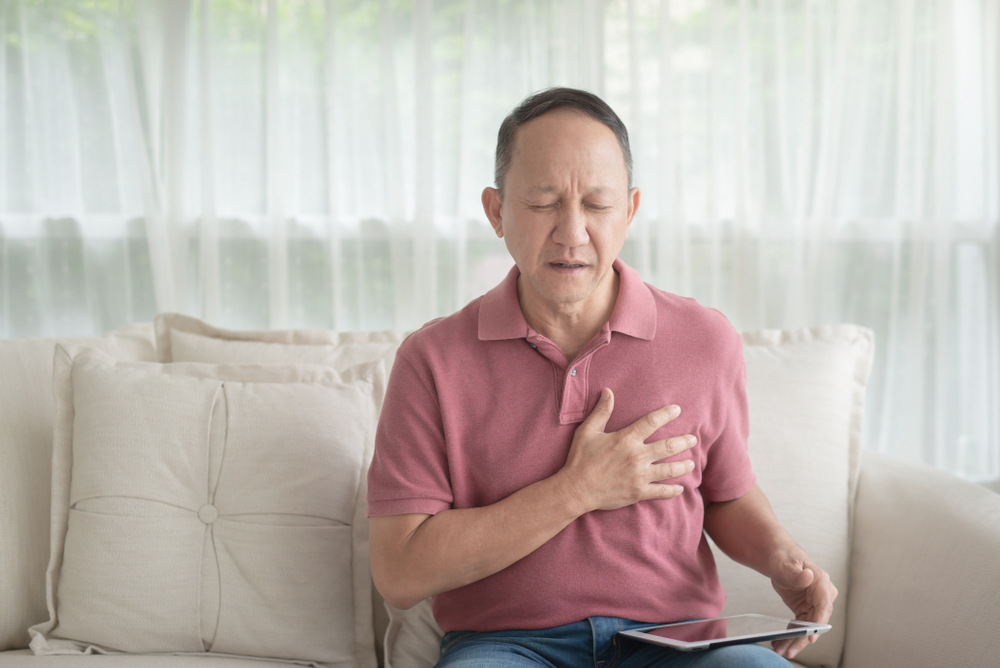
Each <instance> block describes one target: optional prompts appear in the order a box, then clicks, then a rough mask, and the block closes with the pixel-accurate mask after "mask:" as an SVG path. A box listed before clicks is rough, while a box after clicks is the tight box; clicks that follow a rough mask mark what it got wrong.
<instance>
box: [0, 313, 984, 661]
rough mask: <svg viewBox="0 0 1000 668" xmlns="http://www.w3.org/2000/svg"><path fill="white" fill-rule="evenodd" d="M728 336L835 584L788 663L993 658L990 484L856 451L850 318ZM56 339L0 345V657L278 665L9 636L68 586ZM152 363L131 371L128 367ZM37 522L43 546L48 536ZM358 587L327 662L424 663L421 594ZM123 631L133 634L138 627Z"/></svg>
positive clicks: (193, 323) (123, 345)
mask: <svg viewBox="0 0 1000 668" xmlns="http://www.w3.org/2000/svg"><path fill="white" fill-rule="evenodd" d="M401 337H402V335H401V334H399V333H392V332H385V333H372V334H356V335H348V336H344V335H337V334H335V333H332V332H322V331H315V330H314V331H289V332H233V331H227V330H220V329H216V328H212V327H210V326H208V325H206V324H205V323H201V322H199V321H197V320H194V319H190V318H184V317H181V316H170V315H163V316H159V317H158V319H157V328H156V330H155V331H154V328H153V327H152V326H150V325H148V324H147V325H136V326H131V327H127V328H123V329H121V330H116V331H115V332H112V333H109V334H107V335H105V336H104V337H100V338H92V339H75V340H73V341H72V342H71V343H73V344H76V345H82V346H88V347H93V348H97V349H100V350H102V351H104V352H105V353H107V354H109V355H110V356H111V357H109V358H108V359H111V358H114V359H117V360H121V361H122V362H123V363H124V362H130V361H145V362H147V363H153V362H173V363H177V362H196V363H200V364H215V365H222V364H230V365H231V364H234V363H266V364H284V365H296V369H298V371H295V373H307V375H308V374H309V373H313V372H311V371H309V372H303V371H302V369H303V368H304V367H302V365H324V364H325V365H329V366H332V367H335V368H339V369H340V370H342V368H343V367H346V366H347V365H349V364H354V363H356V362H359V361H364V360H366V359H367V360H377V359H380V358H381V359H384V360H386V361H387V362H389V363H391V359H392V353H393V351H394V349H395V347H396V346H397V345H398V343H399V341H400V340H401ZM744 341H745V357H746V360H747V377H748V394H749V397H750V404H751V429H752V433H753V435H752V437H751V442H750V452H751V458H752V459H753V462H754V467H755V470H756V472H757V474H758V478H759V482H760V485H761V487H762V488H763V489H764V490H765V492H766V493H767V494H768V496H769V498H770V499H771V502H772V505H774V507H775V510H776V512H777V514H778V516H779V518H780V519H781V520H782V522H783V523H784V524H785V525H786V527H787V528H788V529H789V530H790V532H791V533H792V535H793V536H794V537H795V538H796V540H797V541H798V542H799V543H800V544H801V545H802V546H803V547H804V548H805V549H806V551H807V552H809V554H810V555H811V556H812V557H813V558H814V559H815V560H816V561H817V562H819V563H820V564H821V565H823V566H824V568H826V569H827V570H828V571H829V572H830V573H831V577H833V579H834V582H835V584H836V585H837V586H838V588H839V589H840V591H841V596H840V599H839V600H838V605H837V608H836V613H835V615H834V618H833V620H832V623H833V626H834V629H833V630H832V631H831V632H829V633H827V634H826V635H825V636H824V637H822V639H821V640H820V641H819V642H817V643H816V644H815V645H812V646H810V647H809V648H808V649H807V650H806V651H805V652H803V653H802V654H800V655H799V657H798V659H797V662H801V664H802V665H809V666H838V665H840V666H845V667H848V668H866V667H872V668H891V667H899V668H904V667H905V668H918V667H920V666H928V667H931V666H934V667H935V668H936V667H937V666H958V667H962V666H969V667H970V668H971V667H977V668H978V667H987V666H1000V495H997V494H995V493H993V492H990V491H987V490H984V489H982V488H980V487H977V486H975V485H972V484H969V483H966V482H963V481H961V480H959V479H957V478H955V477H953V476H950V475H948V474H945V473H941V472H939V471H935V470H933V469H931V468H928V467H926V466H922V465H917V464H910V463H906V462H903V461H901V460H898V459H894V458H891V457H887V456H884V455H879V454H877V453H873V452H862V451H861V449H860V437H861V436H860V435H861V426H862V419H863V407H864V392H865V385H866V383H867V379H868V375H869V372H870V368H871V359H872V348H873V342H872V337H871V333H870V332H868V331H867V330H864V329H863V328H858V327H854V326H848V325H844V326H833V327H821V328H813V329H803V330H796V331H791V332H777V331H768V332H757V333H747V334H745V335H744ZM63 343H65V342H63ZM56 344H57V342H56V341H54V340H43V339H17V340H8V341H0V504H2V505H0V668H7V667H8V666H52V665H58V666H64V665H65V666H70V665H73V666H76V665H91V664H93V665H98V664H99V665H122V666H140V667H143V666H161V665H162V666H169V667H176V666H184V665H190V666H205V665H212V666H216V665H217V666H248V667H250V668H252V667H253V666H258V667H259V666H268V665H274V666H287V665H289V664H288V663H284V662H280V661H273V660H265V659H261V658H259V656H258V657H256V658H253V659H247V658H239V657H231V656H218V655H217V654H214V653H213V652H201V653H200V654H199V653H194V654H185V655H172V654H169V653H166V654H164V653H156V654H135V653H133V654H128V655H121V654H113V653H112V654H102V653H100V652H106V651H113V650H115V649H117V648H116V647H106V646H103V647H102V646H99V643H94V642H89V646H91V647H93V646H95V645H97V646H98V651H99V653H97V654H85V653H81V652H80V651H78V649H77V648H76V646H75V645H74V646H73V647H71V648H70V649H64V650H63V651H65V652H66V653H68V654H70V656H60V655H48V656H40V657H36V656H34V655H33V653H32V651H31V650H30V649H27V647H28V643H29V640H30V638H29V634H28V628H29V627H32V626H35V628H36V629H37V628H44V627H45V623H46V621H47V620H50V617H52V616H53V609H57V608H59V607H60V606H61V605H63V604H64V603H65V601H67V600H69V599H71V598H72V595H71V594H72V593H71V592H60V591H58V581H59V578H58V575H59V569H58V568H56V569H55V578H51V577H50V582H49V587H50V589H52V588H53V584H52V582H53V581H54V582H55V583H56V584H55V587H54V588H55V589H56V590H57V591H53V592H49V593H50V594H51V595H50V596H48V598H47V592H46V585H47V583H46V570H47V569H49V564H50V560H51V556H52V555H51V554H50V547H51V546H52V545H53V542H52V541H51V540H50V529H51V526H52V522H53V518H54V517H55V516H57V515H58V514H59V513H58V512H55V513H54V512H53V501H52V499H53V497H52V489H53V488H52V486H51V485H52V483H51V480H52V479H53V470H52V461H53V428H54V424H56V423H57V418H58V416H57V414H56V404H55V402H54V399H53V394H52V375H53V358H54V354H55V352H56ZM69 348H70V349H71V350H74V349H75V348H73V347H72V346H69ZM110 363H111V364H114V362H113V361H112V362H110ZM126 366H127V365H126ZM129 368H131V367H129ZM153 368H154V367H152V366H143V367H141V369H142V372H143V373H147V372H149V373H152V372H151V371H149V370H150V369H153ZM213 368H215V367H213ZM198 373H203V372H202V371H199V372H198ZM205 373H207V372H205ZM213 373H214V372H213ZM220 373H223V372H220ZM225 373H230V374H231V373H243V372H242V371H239V372H234V371H232V369H231V368H230V369H229V370H224V374H225ZM317 373H318V372H317ZM314 375H315V374H314ZM320 375H322V374H320ZM59 438H60V437H59V434H58V430H57V433H56V441H57V442H58V441H59ZM63 438H65V434H64V435H63ZM58 476H59V472H58V471H57V472H56V477H57V478H58ZM362 491H363V490H362ZM57 496H58V495H57ZM361 497H362V498H363V494H361ZM58 503H59V501H58V499H57V500H56V505H58ZM56 510H58V509H56ZM363 514H364V513H363V507H360V508H359V512H358V514H357V515H356V516H355V517H356V518H358V519H355V520H352V521H351V522H349V523H350V524H352V525H354V526H352V531H353V532H354V534H353V535H354V538H353V539H352V540H353V549H354V554H355V556H356V555H357V554H362V553H363V552H362V551H361V550H363V549H366V543H365V536H366V533H365V532H366V527H365V526H364V520H363V519H360V518H362V517H363ZM53 535H55V537H56V539H57V541H56V542H60V541H61V540H62V538H63V536H62V535H59V534H58V533H57V534H53ZM718 561H719V567H720V572H721V574H722V578H723V582H724V584H725V586H726V590H727V592H728V594H729V603H728V604H727V609H726V612H727V613H737V612H743V611H758V612H770V613H774V614H781V613H782V612H783V610H782V607H781V603H780V601H779V600H778V599H777V597H776V595H774V593H773V591H771V590H770V586H769V583H768V582H767V581H766V580H764V579H763V578H762V577H760V576H758V575H757V574H755V573H753V572H751V571H749V570H747V569H745V568H742V567H740V566H737V565H736V564H733V563H732V562H730V561H729V560H728V559H726V558H725V557H724V556H719V557H718ZM57 563H61V562H57ZM99 566H100V564H98V565H97V567H99ZM49 570H52V569H49ZM345 572H349V573H350V577H351V578H354V579H355V580H357V579H358V578H360V579H361V581H364V582H370V579H365V578H369V577H370V576H368V574H367V570H366V568H365V564H363V563H360V562H359V563H352V564H350V566H349V569H348V571H345ZM369 590H370V588H369ZM61 594H65V595H61ZM365 598H366V597H365V596H361V595H359V594H358V590H357V589H356V590H355V592H354V595H353V599H352V600H353V602H354V603H353V606H354V607H353V608H352V609H353V610H354V611H355V612H354V613H353V614H354V618H353V619H351V620H347V621H346V622H345V623H347V624H349V625H351V624H353V627H354V628H353V630H352V632H353V634H354V635H353V636H352V637H353V638H355V641H354V642H355V644H356V646H357V647H358V648H359V649H357V651H356V653H355V654H354V655H352V656H351V657H349V658H348V659H345V660H344V661H342V662H340V663H339V664H337V665H343V666H373V665H374V664H375V663H376V661H377V662H378V663H379V665H387V666H391V668H417V667H420V666H429V665H431V664H432V663H433V660H434V657H435V653H436V647H437V639H438V635H439V633H440V631H439V629H437V628H436V626H435V624H434V622H433V619H432V618H431V617H430V614H429V606H428V605H427V602H424V603H423V604H421V605H419V606H417V607H416V608H414V609H412V610H409V611H405V612H402V611H396V610H390V611H386V610H385V608H384V607H383V603H382V601H381V600H380V599H379V598H378V596H377V593H375V594H373V595H372V596H371V598H370V599H368V600H367V601H364V600H363V599H365ZM84 610H86V609H85V608H84ZM244 612H250V613H252V612H255V611H244ZM83 616H84V617H86V616H87V615H86V614H84V615H83ZM50 621H51V620H50ZM119 621H120V622H121V623H122V624H125V625H126V627H127V625H128V624H133V623H134V624H140V625H141V622H139V621H136V620H131V619H125V620H119ZM50 626H51V624H50ZM49 630H51V629H49ZM136 633H137V635H138V636H140V640H141V639H142V638H141V636H142V631H141V628H140V630H138V631H136ZM331 633H333V630H331ZM36 635H37V634H36ZM366 638H367V640H366ZM77 639H78V640H87V641H91V640H92V639H89V638H77ZM37 644H38V643H37V641H36V645H37ZM366 644H367V647H364V645H366ZM83 645H88V643H83ZM52 646H56V645H55V643H53V644H52ZM138 646H140V647H141V646H142V645H141V642H140V643H139V645H138ZM67 647H69V646H68V645H67ZM91 651H93V650H91ZM236 653H237V654H239V653H240V652H236ZM286 658H292V659H294V658H302V657H295V656H286Z"/></svg>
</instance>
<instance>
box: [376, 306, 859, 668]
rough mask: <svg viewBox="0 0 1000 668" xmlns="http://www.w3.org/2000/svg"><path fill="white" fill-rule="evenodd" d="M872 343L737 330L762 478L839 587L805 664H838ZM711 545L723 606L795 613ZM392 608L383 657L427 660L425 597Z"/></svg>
mask: <svg viewBox="0 0 1000 668" xmlns="http://www.w3.org/2000/svg"><path fill="white" fill-rule="evenodd" d="M873 353H874V341H873V335H872V332H871V331H870V330H868V329H865V328H863V327H857V326H854V325H834V326H826V327H814V328H808V329H798V330H790V331H778V330H766V331H759V332H747V333H744V334H743V355H744V359H745V360H746V368H747V396H748V401H749V405H750V440H749V452H750V459H751V461H752V463H753V467H754V471H755V473H756V474H757V479H758V484H759V485H760V487H761V489H763V491H764V493H765V494H766V495H767V496H768V498H769V500H770V502H771V505H772V506H773V507H774V510H775V513H776V514H777V516H778V519H779V520H780V521H781V523H782V524H783V525H784V527H785V528H786V529H787V530H788V532H789V533H790V534H791V536H792V538H793V539H794V540H795V541H796V542H797V543H798V544H799V545H800V546H801V547H802V548H803V549H804V550H805V551H806V553H807V554H808V555H809V556H810V558H812V559H813V560H814V561H815V562H816V563H817V564H818V565H819V566H820V567H821V568H823V569H825V570H826V571H827V572H828V573H829V574H830V577H831V579H832V580H833V582H834V584H835V585H836V586H837V587H838V589H839V590H840V592H841V593H840V597H839V598H838V600H837V603H836V605H835V608H834V615H833V618H832V619H831V624H832V625H833V629H832V630H831V631H829V632H827V633H826V634H824V635H823V636H822V637H821V638H820V639H819V641H817V642H816V643H815V644H812V645H810V646H809V647H807V648H806V649H805V650H803V651H802V652H801V653H800V654H799V655H798V657H797V659H798V660H799V661H800V662H802V663H803V664H805V665H809V666H837V665H839V662H840V656H841V653H842V650H843V646H844V630H845V625H846V624H845V611H846V608H847V584H848V567H849V556H850V535H851V513H852V505H853V498H854V490H855V487H856V485H857V479H858V461H859V452H860V447H861V433H862V425H863V418H864V401H865V388H866V385H867V382H868V377H869V374H870V372H871V365H872V356H873ZM713 550H714V553H715V558H716V562H717V564H718V568H719V575H720V578H721V579H722V583H723V586H724V587H725V589H726V593H727V595H728V602H727V604H726V608H725V610H724V611H723V613H722V614H724V615H734V614H740V613H747V612H756V613H761V614H770V615H774V616H778V617H791V616H792V615H791V613H790V611H789V610H788V608H786V607H785V605H784V604H783V603H782V601H781V599H780V598H779V597H778V595H777V594H776V593H775V592H774V590H773V589H772V587H771V584H770V580H768V579H766V578H764V577H763V576H761V575H760V574H758V573H756V572H755V571H752V570H750V569H748V568H746V567H744V566H740V565H739V564H736V563H735V562H733V561H732V560H731V559H729V558H728V557H727V556H725V555H724V554H722V553H721V551H720V550H718V548H716V547H715V546H714V545H713ZM389 617H390V623H389V627H388V630H387V632H386V640H385V657H386V658H385V664H386V667H387V668H429V667H430V666H433V664H434V662H435V661H436V660H437V656H438V642H439V640H440V638H441V635H442V634H441V629H440V628H439V627H438V626H437V624H436V623H435V621H434V618H433V615H432V614H431V610H430V600H429V599H428V600H426V601H423V602H421V603H419V604H418V605H416V606H415V607H413V608H411V609H409V610H406V611H400V610H397V609H395V608H392V607H389ZM663 621H670V620H663Z"/></svg>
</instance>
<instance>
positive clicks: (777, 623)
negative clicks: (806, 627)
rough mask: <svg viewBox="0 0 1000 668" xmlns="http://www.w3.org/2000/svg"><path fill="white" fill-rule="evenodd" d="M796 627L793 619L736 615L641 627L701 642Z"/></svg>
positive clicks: (647, 631) (671, 636)
mask: <svg viewBox="0 0 1000 668" xmlns="http://www.w3.org/2000/svg"><path fill="white" fill-rule="evenodd" d="M796 627H799V625H798V624H796V623H795V622H794V621H789V622H786V621H783V620H777V619H767V618H762V617H743V616H737V617H723V618H721V619H709V620H706V621H703V622H685V623H683V624H674V625H671V626H660V627H656V628H651V629H642V632H643V633H648V634H649V635H652V636H660V637H661V638H670V639H672V640H681V641H683V642H702V641H708V640H717V639H720V638H737V637H741V636H747V635H752V634H760V633H778V632H781V631H787V630H788V629H794V628H796Z"/></svg>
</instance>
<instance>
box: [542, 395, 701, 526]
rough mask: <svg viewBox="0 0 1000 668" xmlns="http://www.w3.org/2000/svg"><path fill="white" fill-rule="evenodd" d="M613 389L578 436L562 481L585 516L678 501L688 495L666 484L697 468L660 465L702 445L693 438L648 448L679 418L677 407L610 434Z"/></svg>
mask: <svg viewBox="0 0 1000 668" xmlns="http://www.w3.org/2000/svg"><path fill="white" fill-rule="evenodd" d="M614 405H615V398H614V394H613V393H612V392H611V390H610V389H608V388H605V389H603V390H602V391H601V398H600V400H599V401H598V402H597V406H595V407H594V410H593V411H592V412H591V413H590V415H588V416H587V419H586V420H584V421H583V422H582V423H581V424H580V426H579V427H577V428H576V432H575V433H574V435H573V443H572V444H571V445H570V449H569V455H568V456H567V457H566V464H565V466H563V468H562V469H561V470H560V471H559V473H558V474H557V476H559V477H561V479H562V483H563V485H564V486H565V488H566V489H567V491H568V493H570V494H571V495H573V496H574V497H575V498H576V499H577V500H578V502H579V503H580V510H581V512H580V514H581V515H582V514H584V513H587V512H590V511H592V510H614V509H616V508H622V507H624V506H629V505H632V504H633V503H636V502H638V501H645V500H647V499H672V498H674V497H675V496H679V495H680V494H681V493H683V492H684V487H683V486H682V485H676V484H674V485H671V484H664V482H663V481H667V480H671V479H674V478H679V477H680V476H682V475H684V474H686V473H688V472H690V471H692V470H693V469H694V462H693V461H692V460H690V459H684V460H680V461H672V462H662V463H656V462H660V460H663V459H666V458H668V457H673V456H674V455H676V454H678V453H680V452H684V451H685V450H688V449H690V448H692V447H694V445H695V444H697V442H698V440H697V438H695V437H694V436H692V435H690V434H687V435H684V436H675V437H673V438H668V439H663V440H659V441H653V442H652V443H646V442H645V440H646V439H647V438H649V437H650V436H651V435H652V434H653V432H655V431H656V430H657V429H659V428H660V427H662V426H663V425H665V424H667V423H668V422H670V421H671V420H673V419H674V418H676V417H677V416H678V415H680V408H679V407H677V406H664V407H663V408H659V409H657V410H655V411H653V412H652V413H648V414H646V415H644V416H643V417H641V418H639V419H638V420H636V421H635V422H633V423H632V424H630V425H629V426H627V427H624V428H623V429H620V430H619V431H615V432H611V433H610V434H608V433H605V431H604V428H605V426H607V424H608V419H609V418H610V417H611V413H612V411H613V410H614Z"/></svg>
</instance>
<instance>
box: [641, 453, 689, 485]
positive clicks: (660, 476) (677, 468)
mask: <svg viewBox="0 0 1000 668" xmlns="http://www.w3.org/2000/svg"><path fill="white" fill-rule="evenodd" d="M693 470H694V462H693V461H691V460H690V459H685V460H682V461H679V462H664V463H662V464H653V465H652V466H651V467H650V477H651V478H652V479H653V480H655V481H657V482H660V481H663V480H672V479H673V478H680V477H681V476H682V475H684V474H685V473H690V472H691V471H693Z"/></svg>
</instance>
